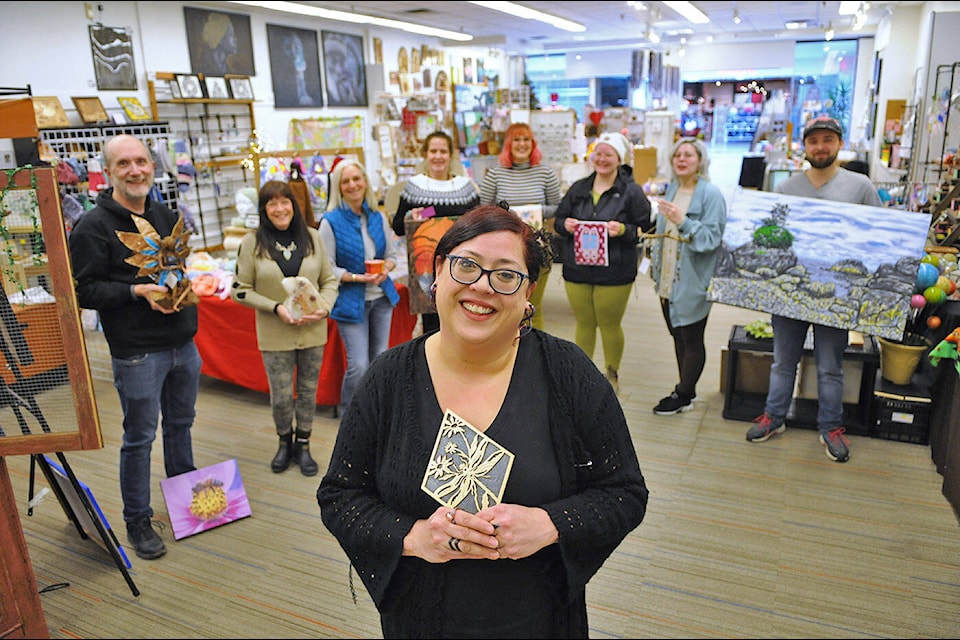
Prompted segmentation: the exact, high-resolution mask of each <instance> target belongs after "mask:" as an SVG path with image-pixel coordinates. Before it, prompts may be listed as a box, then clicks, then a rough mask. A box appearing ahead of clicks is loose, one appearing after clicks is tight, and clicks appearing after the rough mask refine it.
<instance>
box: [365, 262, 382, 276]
mask: <svg viewBox="0 0 960 640" xmlns="http://www.w3.org/2000/svg"><path fill="white" fill-rule="evenodd" d="M363 263H364V265H365V266H366V268H367V273H370V274H373V275H377V274H380V273H383V270H384V268H385V267H384V265H385V263H384V261H383V260H364V262H363Z"/></svg>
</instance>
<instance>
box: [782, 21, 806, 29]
mask: <svg viewBox="0 0 960 640" xmlns="http://www.w3.org/2000/svg"><path fill="white" fill-rule="evenodd" d="M783 26H785V27H786V28H787V29H806V28H807V21H806V20H791V21H790V22H788V23H786V24H785V25H783Z"/></svg>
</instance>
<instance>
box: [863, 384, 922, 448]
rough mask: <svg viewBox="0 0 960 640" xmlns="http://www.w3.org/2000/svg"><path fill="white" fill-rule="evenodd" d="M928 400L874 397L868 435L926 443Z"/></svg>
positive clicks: (899, 440)
mask: <svg viewBox="0 0 960 640" xmlns="http://www.w3.org/2000/svg"><path fill="white" fill-rule="evenodd" d="M930 404H931V403H930V401H927V402H918V401H916V400H898V399H894V398H884V397H879V396H877V397H875V398H874V416H875V422H874V424H873V425H871V428H870V436H871V437H873V438H883V439H884V440H896V441H898V442H911V443H913V444H927V443H928V442H929V439H930Z"/></svg>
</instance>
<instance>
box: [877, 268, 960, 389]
mask: <svg viewBox="0 0 960 640" xmlns="http://www.w3.org/2000/svg"><path fill="white" fill-rule="evenodd" d="M950 284H951V281H950V280H949V279H947V278H943V277H941V275H940V269H939V266H938V265H937V264H936V263H934V261H933V259H932V258H931V257H930V255H929V254H927V255H926V256H924V258H923V261H922V262H921V263H920V267H919V269H918V270H917V283H916V291H918V293H914V294H913V296H912V297H911V298H910V307H911V313H910V315H909V316H908V318H907V324H906V326H905V327H904V331H903V337H902V338H901V339H900V340H890V339H888V338H877V341H878V342H879V343H880V375H881V376H883V378H884V379H886V380H889V381H890V382H892V383H894V384H910V379H911V378H912V377H913V373H914V372H915V371H916V369H917V366H918V365H919V364H920V361H921V359H922V358H923V356H924V355H926V354H927V352H928V351H930V349H931V348H932V347H933V344H932V343H931V342H930V340H928V339H927V337H926V336H925V335H924V331H925V329H926V328H927V327H928V326H931V327H932V324H931V322H932V321H931V320H930V318H935V319H937V320H939V319H938V318H936V316H935V315H933V312H932V310H933V309H934V308H935V307H937V306H938V305H940V304H941V303H942V302H943V301H944V300H946V298H947V295H949V294H950V293H952V290H951V287H950ZM921 291H922V293H919V292H921Z"/></svg>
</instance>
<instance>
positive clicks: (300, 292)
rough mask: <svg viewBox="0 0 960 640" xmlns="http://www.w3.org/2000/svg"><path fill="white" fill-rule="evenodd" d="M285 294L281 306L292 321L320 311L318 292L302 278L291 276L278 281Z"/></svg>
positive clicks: (310, 283)
mask: <svg viewBox="0 0 960 640" xmlns="http://www.w3.org/2000/svg"><path fill="white" fill-rule="evenodd" d="M280 284H282V285H283V288H284V290H285V291H286V292H287V299H286V300H284V301H283V306H285V307H286V308H287V310H288V311H289V312H290V315H291V316H292V317H293V319H294V320H299V319H300V318H301V317H302V316H307V315H310V314H311V313H314V312H315V311H318V310H319V309H320V292H319V291H317V287H316V286H315V285H314V284H313V283H312V282H310V281H309V280H307V279H306V278H304V277H303V276H291V277H288V278H284V279H283V280H281V281H280Z"/></svg>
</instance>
